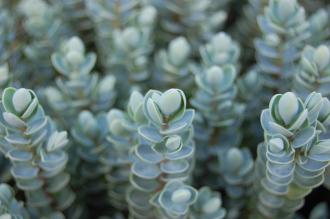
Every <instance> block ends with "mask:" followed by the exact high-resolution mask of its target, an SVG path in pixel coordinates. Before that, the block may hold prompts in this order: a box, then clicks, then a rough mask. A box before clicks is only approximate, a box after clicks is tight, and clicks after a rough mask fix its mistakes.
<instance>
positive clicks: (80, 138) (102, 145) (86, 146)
mask: <svg viewBox="0 0 330 219" xmlns="http://www.w3.org/2000/svg"><path fill="white" fill-rule="evenodd" d="M107 134H108V128H107V119H106V114H105V113H100V114H97V115H93V114H92V113H91V112H90V111H87V110H84V111H81V112H80V113H79V115H78V118H77V121H76V123H75V125H74V126H73V128H72V130H71V136H72V138H73V140H74V143H73V147H74V148H73V149H72V150H74V155H77V158H80V159H79V160H78V161H77V163H76V164H75V166H76V167H75V168H72V169H73V171H72V170H71V171H72V172H73V173H72V174H73V176H74V177H73V180H74V182H73V183H72V184H73V185H74V187H75V190H82V191H84V192H80V193H79V194H77V195H78V198H80V199H81V202H84V203H85V204H87V205H92V206H93V205H95V206H98V205H102V203H104V202H105V201H104V200H106V196H105V195H104V194H105V192H106V181H105V179H104V175H105V174H106V173H107V172H109V169H110V167H109V166H106V165H102V163H101V158H100V157H101V156H103V154H105V153H106V150H108V148H109V147H110V145H109V143H108V142H107V141H106V137H107ZM75 158H76V157H75V156H71V160H72V161H74V159H75ZM91 197H97V199H98V200H99V202H98V203H95V201H94V200H93V199H91ZM102 200H103V202H102Z"/></svg>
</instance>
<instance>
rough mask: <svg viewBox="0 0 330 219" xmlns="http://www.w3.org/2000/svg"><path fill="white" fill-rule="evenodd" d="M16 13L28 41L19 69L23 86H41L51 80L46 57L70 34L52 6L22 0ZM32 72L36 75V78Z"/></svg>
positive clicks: (57, 11) (50, 70) (55, 8)
mask: <svg viewBox="0 0 330 219" xmlns="http://www.w3.org/2000/svg"><path fill="white" fill-rule="evenodd" d="M19 9H20V12H21V14H22V15H23V17H24V22H23V27H24V30H25V32H26V33H27V35H28V38H29V42H28V43H27V44H26V45H25V46H24V48H23V51H24V55H25V57H26V63H25V66H24V69H21V71H23V72H22V75H21V77H22V79H24V81H23V80H22V82H24V84H23V85H24V86H31V84H33V85H39V86H45V85H47V84H48V83H49V82H51V80H53V79H54V76H55V74H54V71H53V68H52V65H51V62H50V56H51V54H52V52H53V51H54V50H55V49H56V48H57V47H58V46H59V45H60V43H61V41H62V40H63V39H64V38H65V37H67V36H68V35H69V34H70V31H68V29H67V27H66V25H65V24H64V23H63V21H62V20H61V17H60V16H58V14H59V13H60V12H59V8H58V6H57V5H55V4H49V3H47V2H46V1H44V0H24V1H21V4H20V7H19ZM30 63H32V64H30ZM36 72H38V73H40V74H39V75H37V76H36Z"/></svg>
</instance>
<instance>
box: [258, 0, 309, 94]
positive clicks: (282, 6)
mask: <svg viewBox="0 0 330 219" xmlns="http://www.w3.org/2000/svg"><path fill="white" fill-rule="evenodd" d="M258 25H259V27H260V29H261V31H262V38H258V39H256V40H255V47H256V52H257V56H256V58H257V64H258V66H259V68H260V69H261V72H262V76H263V85H264V86H265V87H266V88H268V89H269V91H270V92H271V93H273V94H275V93H276V92H281V91H286V90H288V88H289V87H290V86H291V84H290V82H291V79H292V77H293V72H294V68H295V63H296V61H297V60H298V58H299V54H300V51H301V49H302V47H303V43H304V41H306V40H307V39H308V38H309V37H310V32H309V23H308V21H307V20H306V14H305V10H304V8H303V7H302V6H300V5H299V4H298V3H297V1H296V0H271V1H269V4H268V6H267V7H265V11H264V14H263V15H261V16H259V17H258ZM277 84H281V87H278V86H277Z"/></svg>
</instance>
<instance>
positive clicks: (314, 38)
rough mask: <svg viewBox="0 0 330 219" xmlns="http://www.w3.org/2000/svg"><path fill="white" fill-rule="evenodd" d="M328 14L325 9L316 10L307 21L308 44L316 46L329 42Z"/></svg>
mask: <svg viewBox="0 0 330 219" xmlns="http://www.w3.org/2000/svg"><path fill="white" fill-rule="evenodd" d="M329 20H330V14H329V12H327V11H326V9H324V8H321V9H319V10H317V11H316V12H315V13H314V14H313V15H312V16H311V17H310V18H309V20H308V22H309V28H310V32H311V37H310V38H309V40H308V44H310V45H312V46H318V45H320V44H321V43H324V42H326V41H327V40H330V27H329V24H330V22H329Z"/></svg>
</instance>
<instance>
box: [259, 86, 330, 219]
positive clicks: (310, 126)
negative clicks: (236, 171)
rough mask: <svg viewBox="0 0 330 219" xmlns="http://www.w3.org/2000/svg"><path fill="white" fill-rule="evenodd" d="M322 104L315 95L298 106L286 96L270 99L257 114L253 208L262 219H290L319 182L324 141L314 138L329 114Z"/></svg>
mask: <svg viewBox="0 0 330 219" xmlns="http://www.w3.org/2000/svg"><path fill="white" fill-rule="evenodd" d="M328 103H329V100H328V99H327V98H324V97H322V95H321V94H319V93H315V92H313V93H311V94H310V95H309V96H308V97H307V98H306V100H305V101H304V102H303V100H302V99H300V98H298V97H297V96H296V95H295V94H294V93H292V92H287V93H284V94H277V95H275V96H273V98H272V99H271V101H270V103H269V108H268V109H265V110H263V111H262V114H261V125H262V128H263V130H264V135H265V141H264V143H261V144H260V145H259V146H258V159H257V163H256V174H257V179H258V181H259V182H260V185H259V194H258V196H257V198H258V201H257V204H256V208H257V210H258V212H259V214H261V215H263V216H264V217H271V218H291V217H292V216H293V214H294V212H295V211H297V210H298V209H299V208H301V207H302V205H303V202H304V197H305V196H306V195H308V194H309V193H310V192H311V191H312V189H313V188H315V187H318V186H320V185H321V184H322V183H323V180H324V171H325V168H326V167H327V166H328V165H329V161H330V151H329V143H330V139H324V138H322V137H321V136H320V134H321V133H322V129H320V128H319V125H321V126H322V124H324V123H323V122H324V121H323V119H322V117H323V116H325V117H327V116H329V114H328V112H327V111H328V109H327V108H328ZM324 113H326V115H324Z"/></svg>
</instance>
